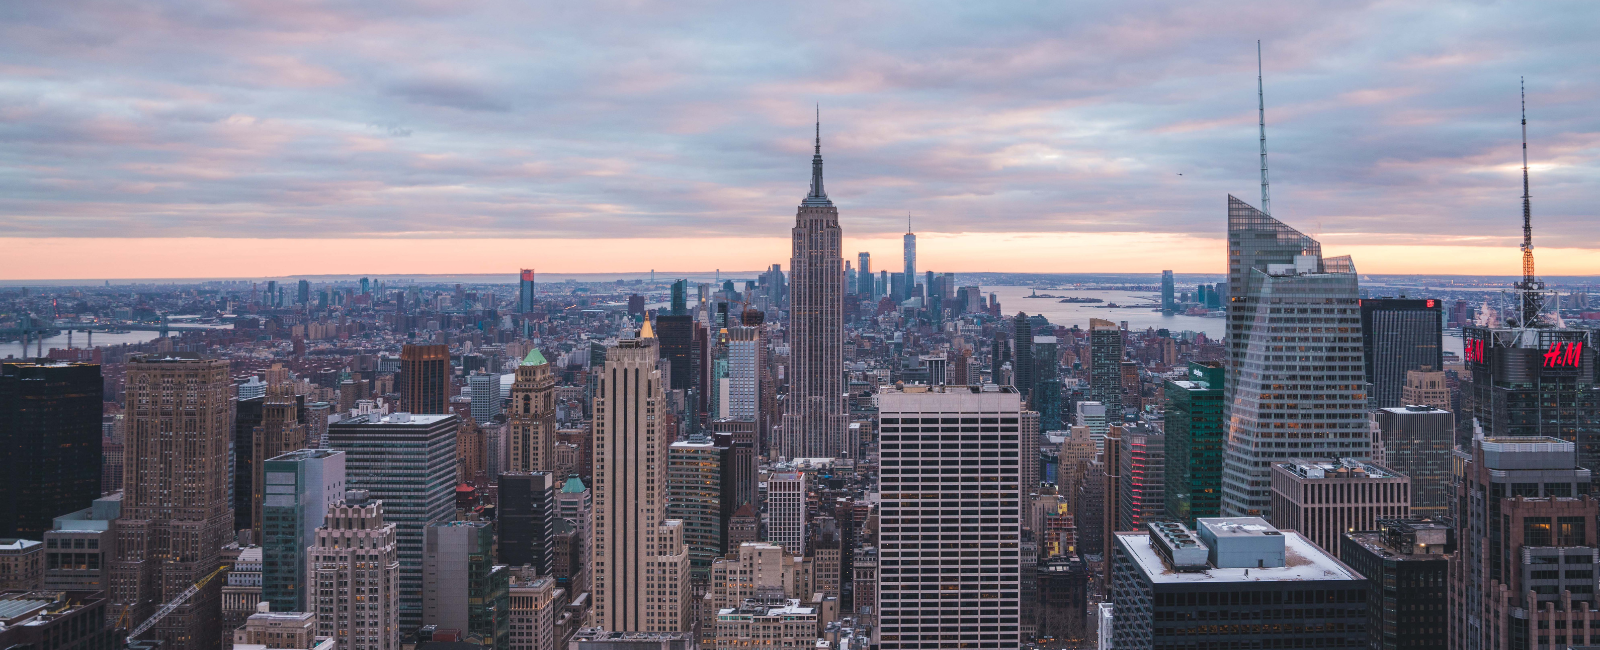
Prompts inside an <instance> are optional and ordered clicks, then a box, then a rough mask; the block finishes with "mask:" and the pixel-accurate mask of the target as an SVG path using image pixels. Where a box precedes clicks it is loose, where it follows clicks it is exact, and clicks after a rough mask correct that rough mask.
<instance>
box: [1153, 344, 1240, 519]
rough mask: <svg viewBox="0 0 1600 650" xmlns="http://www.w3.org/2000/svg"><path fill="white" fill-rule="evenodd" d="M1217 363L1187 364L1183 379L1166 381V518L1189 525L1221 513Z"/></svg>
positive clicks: (1219, 367)
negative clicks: (1198, 519)
mask: <svg viewBox="0 0 1600 650" xmlns="http://www.w3.org/2000/svg"><path fill="white" fill-rule="evenodd" d="M1222 377H1223V370H1222V364H1221V363H1217V362H1215V361H1211V362H1201V361H1191V362H1189V372H1188V374H1187V375H1186V376H1185V377H1184V378H1183V379H1172V380H1168V381H1167V385H1166V387H1165V390H1164V391H1163V392H1164V393H1165V394H1166V397H1167V408H1166V417H1165V425H1166V434H1167V435H1166V442H1167V451H1166V461H1167V467H1166V469H1167V474H1166V480H1167V493H1166V507H1167V515H1168V516H1170V517H1173V518H1174V519H1177V520H1179V521H1181V522H1183V523H1184V524H1185V525H1192V524H1193V523H1194V520H1195V518H1197V517H1217V516H1220V515H1221V514H1222V447H1223V441H1224V438H1225V436H1224V435H1223V432H1224V431H1226V430H1227V427H1226V426H1224V424H1225V423H1224V422H1223V421H1222V412H1223V408H1222V383H1223V381H1222Z"/></svg>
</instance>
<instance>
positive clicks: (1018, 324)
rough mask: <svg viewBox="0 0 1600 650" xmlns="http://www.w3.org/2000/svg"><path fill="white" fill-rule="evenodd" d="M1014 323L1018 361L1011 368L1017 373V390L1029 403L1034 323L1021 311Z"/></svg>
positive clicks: (1023, 401) (1032, 368)
mask: <svg viewBox="0 0 1600 650" xmlns="http://www.w3.org/2000/svg"><path fill="white" fill-rule="evenodd" d="M1012 325H1013V327H1014V329H1015V331H1016V342H1017V351H1016V355H1017V361H1016V363H1014V364H1012V365H1011V368H1012V370H1013V371H1014V372H1015V373H1016V378H1017V380H1016V387H1017V392H1018V393H1021V394H1022V403H1024V404H1027V403H1029V400H1030V399H1032V397H1033V371H1034V367H1033V323H1031V322H1029V321H1028V315H1027V314H1026V313H1023V312H1020V311H1019V312H1017V318H1016V321H1015V322H1014V323H1012Z"/></svg>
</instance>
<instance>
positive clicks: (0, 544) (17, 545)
mask: <svg viewBox="0 0 1600 650" xmlns="http://www.w3.org/2000/svg"><path fill="white" fill-rule="evenodd" d="M43 546H44V542H40V541H36V540H31V539H11V538H7V539H0V551H25V550H30V549H33V548H42V547H43Z"/></svg>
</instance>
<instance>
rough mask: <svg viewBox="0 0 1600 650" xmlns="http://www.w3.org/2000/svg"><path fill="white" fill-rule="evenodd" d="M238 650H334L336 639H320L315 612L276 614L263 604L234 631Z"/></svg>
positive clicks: (321, 637) (235, 644) (235, 646)
mask: <svg viewBox="0 0 1600 650" xmlns="http://www.w3.org/2000/svg"><path fill="white" fill-rule="evenodd" d="M233 647H234V648H237V649H238V650H267V648H272V649H273V650H278V649H279V648H283V649H287V650H334V648H335V647H337V643H336V642H335V641H334V640H333V638H332V637H326V636H318V635H317V615H316V614H313V613H311V612H274V611H272V610H271V609H269V608H268V605H267V604H266V603H261V605H260V607H259V608H258V609H257V611H256V613H254V614H251V615H250V617H249V618H247V619H245V621H244V625H242V626H240V627H239V628H238V629H235V630H234V631H233Z"/></svg>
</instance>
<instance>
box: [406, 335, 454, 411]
mask: <svg viewBox="0 0 1600 650" xmlns="http://www.w3.org/2000/svg"><path fill="white" fill-rule="evenodd" d="M398 383H399V384H400V406H401V408H404V409H405V410H406V411H407V412H410V413H416V414H421V415H438V414H442V413H449V412H450V346H448V345H411V344H409V343H408V344H406V345H403V346H401V347H400V380H399V382H398Z"/></svg>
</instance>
